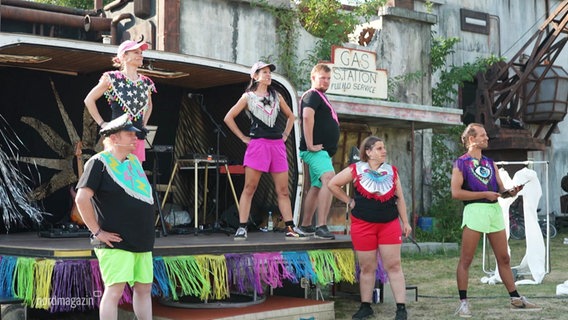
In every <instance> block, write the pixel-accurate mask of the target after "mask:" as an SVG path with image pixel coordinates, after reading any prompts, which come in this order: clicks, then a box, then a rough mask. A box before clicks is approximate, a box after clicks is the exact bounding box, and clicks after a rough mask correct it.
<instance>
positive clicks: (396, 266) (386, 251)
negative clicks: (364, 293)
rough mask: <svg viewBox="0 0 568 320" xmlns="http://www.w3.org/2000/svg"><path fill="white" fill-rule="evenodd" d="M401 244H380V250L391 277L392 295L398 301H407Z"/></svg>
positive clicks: (386, 269)
mask: <svg viewBox="0 0 568 320" xmlns="http://www.w3.org/2000/svg"><path fill="white" fill-rule="evenodd" d="M400 247H401V245H400V244H388V245H385V244H383V245H380V246H379V252H380V253H381V260H382V261H383V266H384V267H385V271H386V272H387V275H388V277H389V282H390V286H391V290H392V295H393V297H394V301H395V302H396V303H406V281H405V279H404V273H403V272H402V265H401V259H400Z"/></svg>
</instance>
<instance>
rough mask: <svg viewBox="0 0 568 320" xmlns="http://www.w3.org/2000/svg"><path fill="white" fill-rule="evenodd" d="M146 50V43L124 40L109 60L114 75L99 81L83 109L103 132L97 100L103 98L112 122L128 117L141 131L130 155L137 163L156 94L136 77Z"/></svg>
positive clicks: (142, 156) (109, 73) (147, 82)
mask: <svg viewBox="0 0 568 320" xmlns="http://www.w3.org/2000/svg"><path fill="white" fill-rule="evenodd" d="M146 49H148V44H147V43H145V42H136V41H132V40H126V41H124V42H123V43H121V44H120V46H119V47H118V50H117V52H116V57H114V58H113V59H112V62H113V66H114V67H116V68H118V70H117V71H107V72H105V73H103V75H102V76H101V78H100V79H99V83H98V84H97V85H96V86H95V87H94V88H93V89H91V91H90V92H89V94H88V95H87V97H85V100H84V102H85V106H86V107H87V109H88V110H89V113H90V114H91V116H92V117H93V119H94V120H95V122H96V123H97V124H98V125H99V126H100V127H101V128H104V127H105V125H106V124H107V123H106V121H104V119H103V117H102V116H101V115H100V113H99V110H98V108H97V104H96V102H97V100H98V99H100V98H101V97H102V96H103V95H104V96H105V98H106V100H107V101H108V104H109V106H110V108H111V120H114V119H116V118H118V117H120V116H121V115H123V114H128V116H129V118H130V121H132V123H133V125H134V126H135V127H136V128H137V129H138V130H140V132H139V133H137V137H138V141H137V143H136V149H135V150H134V152H132V153H133V154H134V155H136V157H138V160H140V162H143V161H144V160H146V152H145V150H144V146H145V143H144V139H145V138H146V133H147V130H146V128H145V127H146V124H147V123H148V119H150V115H151V114H152V92H156V87H155V86H154V82H152V80H151V79H150V78H148V77H146V76H144V75H141V74H138V68H139V67H141V66H142V64H143V60H144V59H143V57H142V53H143V52H144V50H146Z"/></svg>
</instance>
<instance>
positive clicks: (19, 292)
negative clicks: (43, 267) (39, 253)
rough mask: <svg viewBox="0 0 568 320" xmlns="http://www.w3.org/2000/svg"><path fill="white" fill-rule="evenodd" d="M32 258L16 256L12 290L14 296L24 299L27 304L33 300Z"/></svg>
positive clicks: (33, 261)
mask: <svg viewBox="0 0 568 320" xmlns="http://www.w3.org/2000/svg"><path fill="white" fill-rule="evenodd" d="M34 264H35V259H34V258H22V257H19V258H18V262H17V263H16V272H15V275H14V282H13V284H15V285H13V287H14V292H15V293H16V297H18V298H19V299H22V300H24V303H25V304H27V305H31V304H33V300H34Z"/></svg>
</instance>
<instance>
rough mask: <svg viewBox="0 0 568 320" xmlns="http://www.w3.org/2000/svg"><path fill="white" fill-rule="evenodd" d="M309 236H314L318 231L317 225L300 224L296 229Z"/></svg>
mask: <svg viewBox="0 0 568 320" xmlns="http://www.w3.org/2000/svg"><path fill="white" fill-rule="evenodd" d="M296 231H298V233H301V234H303V235H305V236H307V237H312V236H313V235H314V234H315V233H316V227H314V226H299V227H298V229H297V230H296Z"/></svg>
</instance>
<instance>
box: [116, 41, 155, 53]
mask: <svg viewBox="0 0 568 320" xmlns="http://www.w3.org/2000/svg"><path fill="white" fill-rule="evenodd" d="M138 48H140V49H141V50H142V51H144V50H146V49H148V44H147V43H146V42H136V41H132V40H126V41H124V42H123V43H121V44H120V46H119V47H118V50H117V51H116V55H117V56H118V57H120V56H121V55H122V54H123V53H125V52H126V51H131V50H136V49H138Z"/></svg>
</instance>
